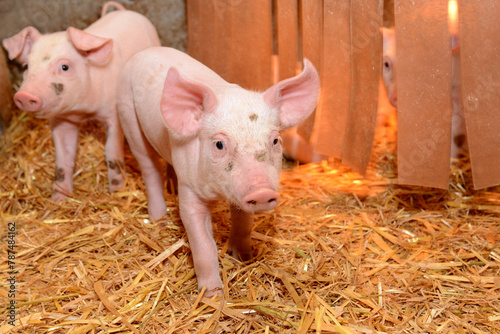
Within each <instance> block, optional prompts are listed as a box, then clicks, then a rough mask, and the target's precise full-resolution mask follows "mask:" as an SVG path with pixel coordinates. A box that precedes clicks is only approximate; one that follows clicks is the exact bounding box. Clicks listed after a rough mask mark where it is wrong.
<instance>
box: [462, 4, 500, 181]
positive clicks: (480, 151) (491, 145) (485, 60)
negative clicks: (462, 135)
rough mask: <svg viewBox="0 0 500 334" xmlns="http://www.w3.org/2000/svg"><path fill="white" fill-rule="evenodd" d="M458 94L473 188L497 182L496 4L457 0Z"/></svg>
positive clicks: (499, 85) (499, 14)
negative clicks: (464, 123) (459, 70)
mask: <svg viewBox="0 0 500 334" xmlns="http://www.w3.org/2000/svg"><path fill="white" fill-rule="evenodd" d="M458 9H459V20H460V53H461V55H460V56H461V74H462V97H463V106H464V114H465V121H466V127H467V135H468V143H469V152H470V159H471V165H472V176H473V181H474V188H476V189H480V188H485V187H490V186H494V185H498V184H500V52H499V51H498V50H499V46H500V25H499V18H500V6H499V3H498V1H485V0H459V2H458Z"/></svg>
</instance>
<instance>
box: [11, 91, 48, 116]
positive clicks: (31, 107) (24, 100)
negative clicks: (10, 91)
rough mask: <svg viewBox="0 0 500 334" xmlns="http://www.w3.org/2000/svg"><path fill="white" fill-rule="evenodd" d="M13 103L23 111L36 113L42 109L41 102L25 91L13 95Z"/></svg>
mask: <svg viewBox="0 0 500 334" xmlns="http://www.w3.org/2000/svg"><path fill="white" fill-rule="evenodd" d="M14 102H15V104H16V105H17V107H18V108H19V109H21V110H23V111H28V112H37V111H39V110H40V108H41V107H42V100H41V99H40V98H39V97H37V96H35V95H33V94H31V93H28V92H26V91H19V92H17V93H16V94H15V95H14Z"/></svg>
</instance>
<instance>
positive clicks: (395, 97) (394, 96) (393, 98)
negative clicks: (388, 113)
mask: <svg viewBox="0 0 500 334" xmlns="http://www.w3.org/2000/svg"><path fill="white" fill-rule="evenodd" d="M389 101H390V102H391V104H392V105H393V106H394V107H397V106H398V94H397V93H393V94H392V95H391V97H390V98H389Z"/></svg>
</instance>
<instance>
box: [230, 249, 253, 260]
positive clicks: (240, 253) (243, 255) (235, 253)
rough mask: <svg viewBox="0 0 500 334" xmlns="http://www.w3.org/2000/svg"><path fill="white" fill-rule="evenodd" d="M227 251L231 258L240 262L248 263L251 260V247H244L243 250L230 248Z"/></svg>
mask: <svg viewBox="0 0 500 334" xmlns="http://www.w3.org/2000/svg"><path fill="white" fill-rule="evenodd" d="M229 251H230V253H231V256H232V257H234V258H235V259H236V260H238V261H241V262H248V261H250V260H251V259H252V258H253V249H252V246H250V247H245V248H244V249H243V248H240V249H237V248H236V247H230V248H229Z"/></svg>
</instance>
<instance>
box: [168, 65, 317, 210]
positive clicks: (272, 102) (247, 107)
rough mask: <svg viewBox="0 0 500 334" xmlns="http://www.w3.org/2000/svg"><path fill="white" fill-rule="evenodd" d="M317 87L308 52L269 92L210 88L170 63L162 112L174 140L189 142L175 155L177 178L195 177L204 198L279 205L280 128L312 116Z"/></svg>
mask: <svg viewBox="0 0 500 334" xmlns="http://www.w3.org/2000/svg"><path fill="white" fill-rule="evenodd" d="M318 94H319V78H318V74H317V72H316V70H315V69H314V67H313V66H312V64H311V63H310V62H309V61H307V60H305V66H304V71H303V72H302V73H301V74H300V75H298V76H296V77H294V78H291V79H287V80H284V81H281V82H279V83H277V84H276V85H274V86H272V87H271V88H269V89H268V90H266V91H265V92H264V93H258V92H253V91H248V90H245V89H242V88H241V87H239V86H237V85H226V86H224V87H222V88H221V87H214V88H213V89H211V88H210V87H208V86H206V85H204V84H201V83H198V82H194V81H191V80H188V79H186V78H184V77H183V76H182V75H180V74H179V72H178V71H177V70H176V69H175V68H171V69H170V70H169V72H168V74H167V78H166V80H165V86H164V91H163V96H162V101H161V112H162V115H163V119H164V120H165V123H166V125H167V127H168V128H169V129H170V130H171V132H172V137H173V138H174V140H176V141H177V143H178V144H174V145H179V146H180V145H181V144H180V143H182V145H183V147H184V148H185V149H186V151H185V152H183V154H182V156H184V157H188V158H185V159H184V160H183V159H182V158H179V157H177V156H176V155H175V154H173V156H172V159H173V162H174V167H175V168H176V172H177V176H178V179H179V182H180V183H181V182H183V179H184V180H186V181H185V183H186V184H191V185H193V184H197V185H198V186H197V189H196V191H195V192H197V193H198V194H200V196H203V197H204V198H205V199H221V198H225V199H228V200H229V201H230V202H231V203H232V204H234V205H235V206H237V207H240V208H241V209H242V210H244V211H247V212H254V211H262V210H271V209H273V208H275V207H276V205H277V204H278V202H279V198H280V196H279V194H278V192H277V191H278V183H279V182H278V181H279V173H280V172H281V166H282V152H283V149H282V140H281V138H280V130H282V129H284V128H288V127H291V126H294V125H296V124H297V123H298V122H300V121H301V120H303V119H304V118H306V117H307V116H309V115H310V114H311V112H312V111H313V110H314V108H315V106H316V103H317V98H318ZM186 143H187V144H186ZM193 164H194V165H195V166H196V167H193Z"/></svg>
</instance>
